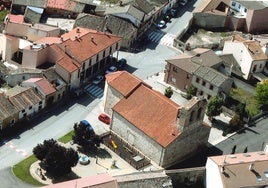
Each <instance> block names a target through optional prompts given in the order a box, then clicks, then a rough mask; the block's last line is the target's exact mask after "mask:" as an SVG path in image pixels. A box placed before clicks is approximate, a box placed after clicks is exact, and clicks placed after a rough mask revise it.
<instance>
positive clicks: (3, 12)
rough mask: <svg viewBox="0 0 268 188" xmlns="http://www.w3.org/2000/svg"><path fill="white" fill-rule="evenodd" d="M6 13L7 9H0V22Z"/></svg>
mask: <svg viewBox="0 0 268 188" xmlns="http://www.w3.org/2000/svg"><path fill="white" fill-rule="evenodd" d="M7 14H8V10H1V11H0V22H4V19H5V17H6V15H7Z"/></svg>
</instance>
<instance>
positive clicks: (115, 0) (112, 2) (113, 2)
mask: <svg viewBox="0 0 268 188" xmlns="http://www.w3.org/2000/svg"><path fill="white" fill-rule="evenodd" d="M101 1H104V2H107V3H110V4H116V3H118V2H119V0H101Z"/></svg>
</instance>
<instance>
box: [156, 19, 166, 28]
mask: <svg viewBox="0 0 268 188" xmlns="http://www.w3.org/2000/svg"><path fill="white" fill-rule="evenodd" d="M165 25H166V22H165V21H164V20H161V21H160V22H159V23H158V24H157V28H159V29H162V28H163V27H165Z"/></svg>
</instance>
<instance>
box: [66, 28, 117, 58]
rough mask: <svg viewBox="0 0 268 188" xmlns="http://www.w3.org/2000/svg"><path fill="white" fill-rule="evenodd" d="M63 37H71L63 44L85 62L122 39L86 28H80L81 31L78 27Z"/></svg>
mask: <svg viewBox="0 0 268 188" xmlns="http://www.w3.org/2000/svg"><path fill="white" fill-rule="evenodd" d="M62 37H63V38H64V40H66V38H69V40H66V41H64V42H63V43H62V45H63V46H65V48H66V50H68V51H69V52H70V53H71V54H72V55H73V56H74V57H75V58H76V59H77V60H78V61H80V62H84V61H85V60H87V59H89V58H90V57H92V56H94V55H96V54H98V53H99V52H101V51H103V50H104V49H106V48H108V47H110V46H112V45H113V44H115V43H117V42H119V41H120V40H121V37H118V36H115V35H111V34H105V33H103V32H99V31H96V30H90V29H85V28H79V31H77V28H76V29H73V30H71V31H70V32H69V33H66V34H64V35H62ZM76 38H77V39H76Z"/></svg>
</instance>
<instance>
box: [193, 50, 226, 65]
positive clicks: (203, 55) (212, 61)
mask: <svg viewBox="0 0 268 188" xmlns="http://www.w3.org/2000/svg"><path fill="white" fill-rule="evenodd" d="M191 53H192V54H193V55H195V56H193V57H192V58H191V61H192V62H194V63H197V64H199V65H203V66H207V67H213V66H216V65H219V64H220V63H221V62H222V59H221V58H219V57H218V56H217V55H216V54H215V53H214V52H213V50H210V49H205V48H196V49H194V50H193V51H191Z"/></svg>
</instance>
